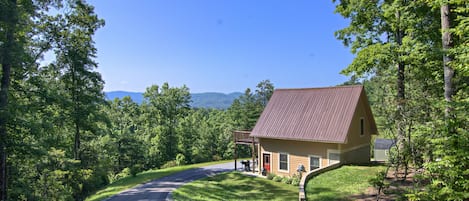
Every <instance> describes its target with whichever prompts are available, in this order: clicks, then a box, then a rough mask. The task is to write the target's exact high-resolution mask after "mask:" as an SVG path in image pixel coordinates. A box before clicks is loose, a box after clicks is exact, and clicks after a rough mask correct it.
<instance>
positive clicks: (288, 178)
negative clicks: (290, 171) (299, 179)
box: [282, 177, 293, 184]
mask: <svg viewBox="0 0 469 201" xmlns="http://www.w3.org/2000/svg"><path fill="white" fill-rule="evenodd" d="M292 180H293V179H292V178H291V177H283V178H282V183H284V184H291V183H292Z"/></svg>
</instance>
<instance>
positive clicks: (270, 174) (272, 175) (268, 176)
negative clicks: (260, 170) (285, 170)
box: [267, 173, 275, 180]
mask: <svg viewBox="0 0 469 201" xmlns="http://www.w3.org/2000/svg"><path fill="white" fill-rule="evenodd" d="M274 177H275V174H273V173H267V179H268V180H272V179H273V178H274Z"/></svg>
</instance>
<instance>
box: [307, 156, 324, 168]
mask: <svg viewBox="0 0 469 201" xmlns="http://www.w3.org/2000/svg"><path fill="white" fill-rule="evenodd" d="M320 161H321V158H320V157H319V156H309V171H313V170H314V169H318V168H320V167H321V165H320Z"/></svg>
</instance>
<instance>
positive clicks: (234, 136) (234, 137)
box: [233, 133, 237, 171]
mask: <svg viewBox="0 0 469 201" xmlns="http://www.w3.org/2000/svg"><path fill="white" fill-rule="evenodd" d="M233 139H234V153H233V155H234V156H233V157H234V163H235V164H234V170H235V171H236V170H237V167H236V164H237V162H236V158H237V155H236V134H235V133H233Z"/></svg>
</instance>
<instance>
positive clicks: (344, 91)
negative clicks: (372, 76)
mask: <svg viewBox="0 0 469 201" xmlns="http://www.w3.org/2000/svg"><path fill="white" fill-rule="evenodd" d="M375 134H377V128H376V124H375V120H374V118H373V114H372V112H371V109H370V106H369V103H368V98H367V96H366V93H365V89H364V87H363V86H337V87H326V88H306V89H277V90H275V91H274V93H273V95H272V97H271V99H270V100H269V102H268V104H267V106H266V107H265V109H264V111H263V112H262V114H261V116H260V117H259V119H258V121H257V123H256V125H255V127H254V129H253V130H252V131H251V133H250V135H249V137H251V138H252V139H256V144H257V143H258V145H257V146H255V145H254V144H253V147H256V148H257V149H258V150H256V151H257V153H258V154H256V155H257V156H256V157H257V161H258V162H259V165H258V166H257V168H258V170H257V171H258V172H259V173H262V172H263V171H264V173H265V172H271V173H274V174H276V175H282V176H293V175H294V174H297V173H298V171H297V170H298V169H299V168H302V169H303V170H304V171H306V172H309V171H312V170H314V169H318V168H323V167H327V166H329V165H332V164H336V163H342V164H347V163H369V162H370V144H371V135H375ZM252 141H253V142H254V140H252Z"/></svg>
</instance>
